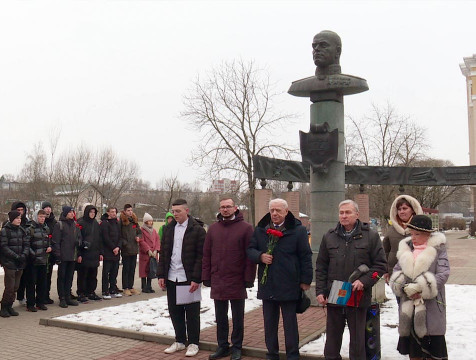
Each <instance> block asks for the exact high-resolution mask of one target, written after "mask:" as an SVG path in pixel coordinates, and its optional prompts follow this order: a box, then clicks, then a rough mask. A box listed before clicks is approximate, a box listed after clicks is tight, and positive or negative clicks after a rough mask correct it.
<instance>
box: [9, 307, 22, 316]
mask: <svg viewBox="0 0 476 360" xmlns="http://www.w3.org/2000/svg"><path fill="white" fill-rule="evenodd" d="M12 306H13V304H10V305H8V307H7V310H8V313H9V314H10V316H18V315H20V314H19V313H17V312H16V311H15V310H13V308H12Z"/></svg>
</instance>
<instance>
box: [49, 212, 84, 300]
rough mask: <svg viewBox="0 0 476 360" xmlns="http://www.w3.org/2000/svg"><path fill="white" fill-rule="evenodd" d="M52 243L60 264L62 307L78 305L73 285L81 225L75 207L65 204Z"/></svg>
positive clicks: (59, 282) (59, 289) (59, 278)
mask: <svg viewBox="0 0 476 360" xmlns="http://www.w3.org/2000/svg"><path fill="white" fill-rule="evenodd" d="M52 243H53V251H54V253H55V257H56V263H57V264H58V280H57V288H58V296H59V299H60V307H62V308H67V307H68V305H72V306H78V302H77V301H76V300H73V299H72V298H71V285H72V283H73V276H74V269H75V264H76V259H77V254H78V248H79V245H80V244H81V231H80V229H79V226H76V222H75V221H74V209H73V208H72V207H71V206H63V209H62V212H61V216H60V218H59V221H58V223H57V224H56V225H55V228H54V230H53V237H52Z"/></svg>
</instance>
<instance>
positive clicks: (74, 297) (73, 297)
mask: <svg viewBox="0 0 476 360" xmlns="http://www.w3.org/2000/svg"><path fill="white" fill-rule="evenodd" d="M69 296H70V298H71V299H73V300H76V299H77V298H78V297H77V296H74V295H73V293H71V294H70V295H69Z"/></svg>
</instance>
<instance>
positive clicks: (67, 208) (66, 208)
mask: <svg viewBox="0 0 476 360" xmlns="http://www.w3.org/2000/svg"><path fill="white" fill-rule="evenodd" d="M70 211H74V208H73V207H72V206H68V205H65V206H63V210H62V211H61V215H63V216H64V217H66V215H68V213H69V212H70Z"/></svg>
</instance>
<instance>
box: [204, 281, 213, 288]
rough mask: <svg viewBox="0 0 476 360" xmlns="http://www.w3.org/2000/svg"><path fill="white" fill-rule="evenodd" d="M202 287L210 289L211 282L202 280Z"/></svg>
mask: <svg viewBox="0 0 476 360" xmlns="http://www.w3.org/2000/svg"><path fill="white" fill-rule="evenodd" d="M203 285H204V286H207V287H211V286H212V281H211V280H203Z"/></svg>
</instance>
